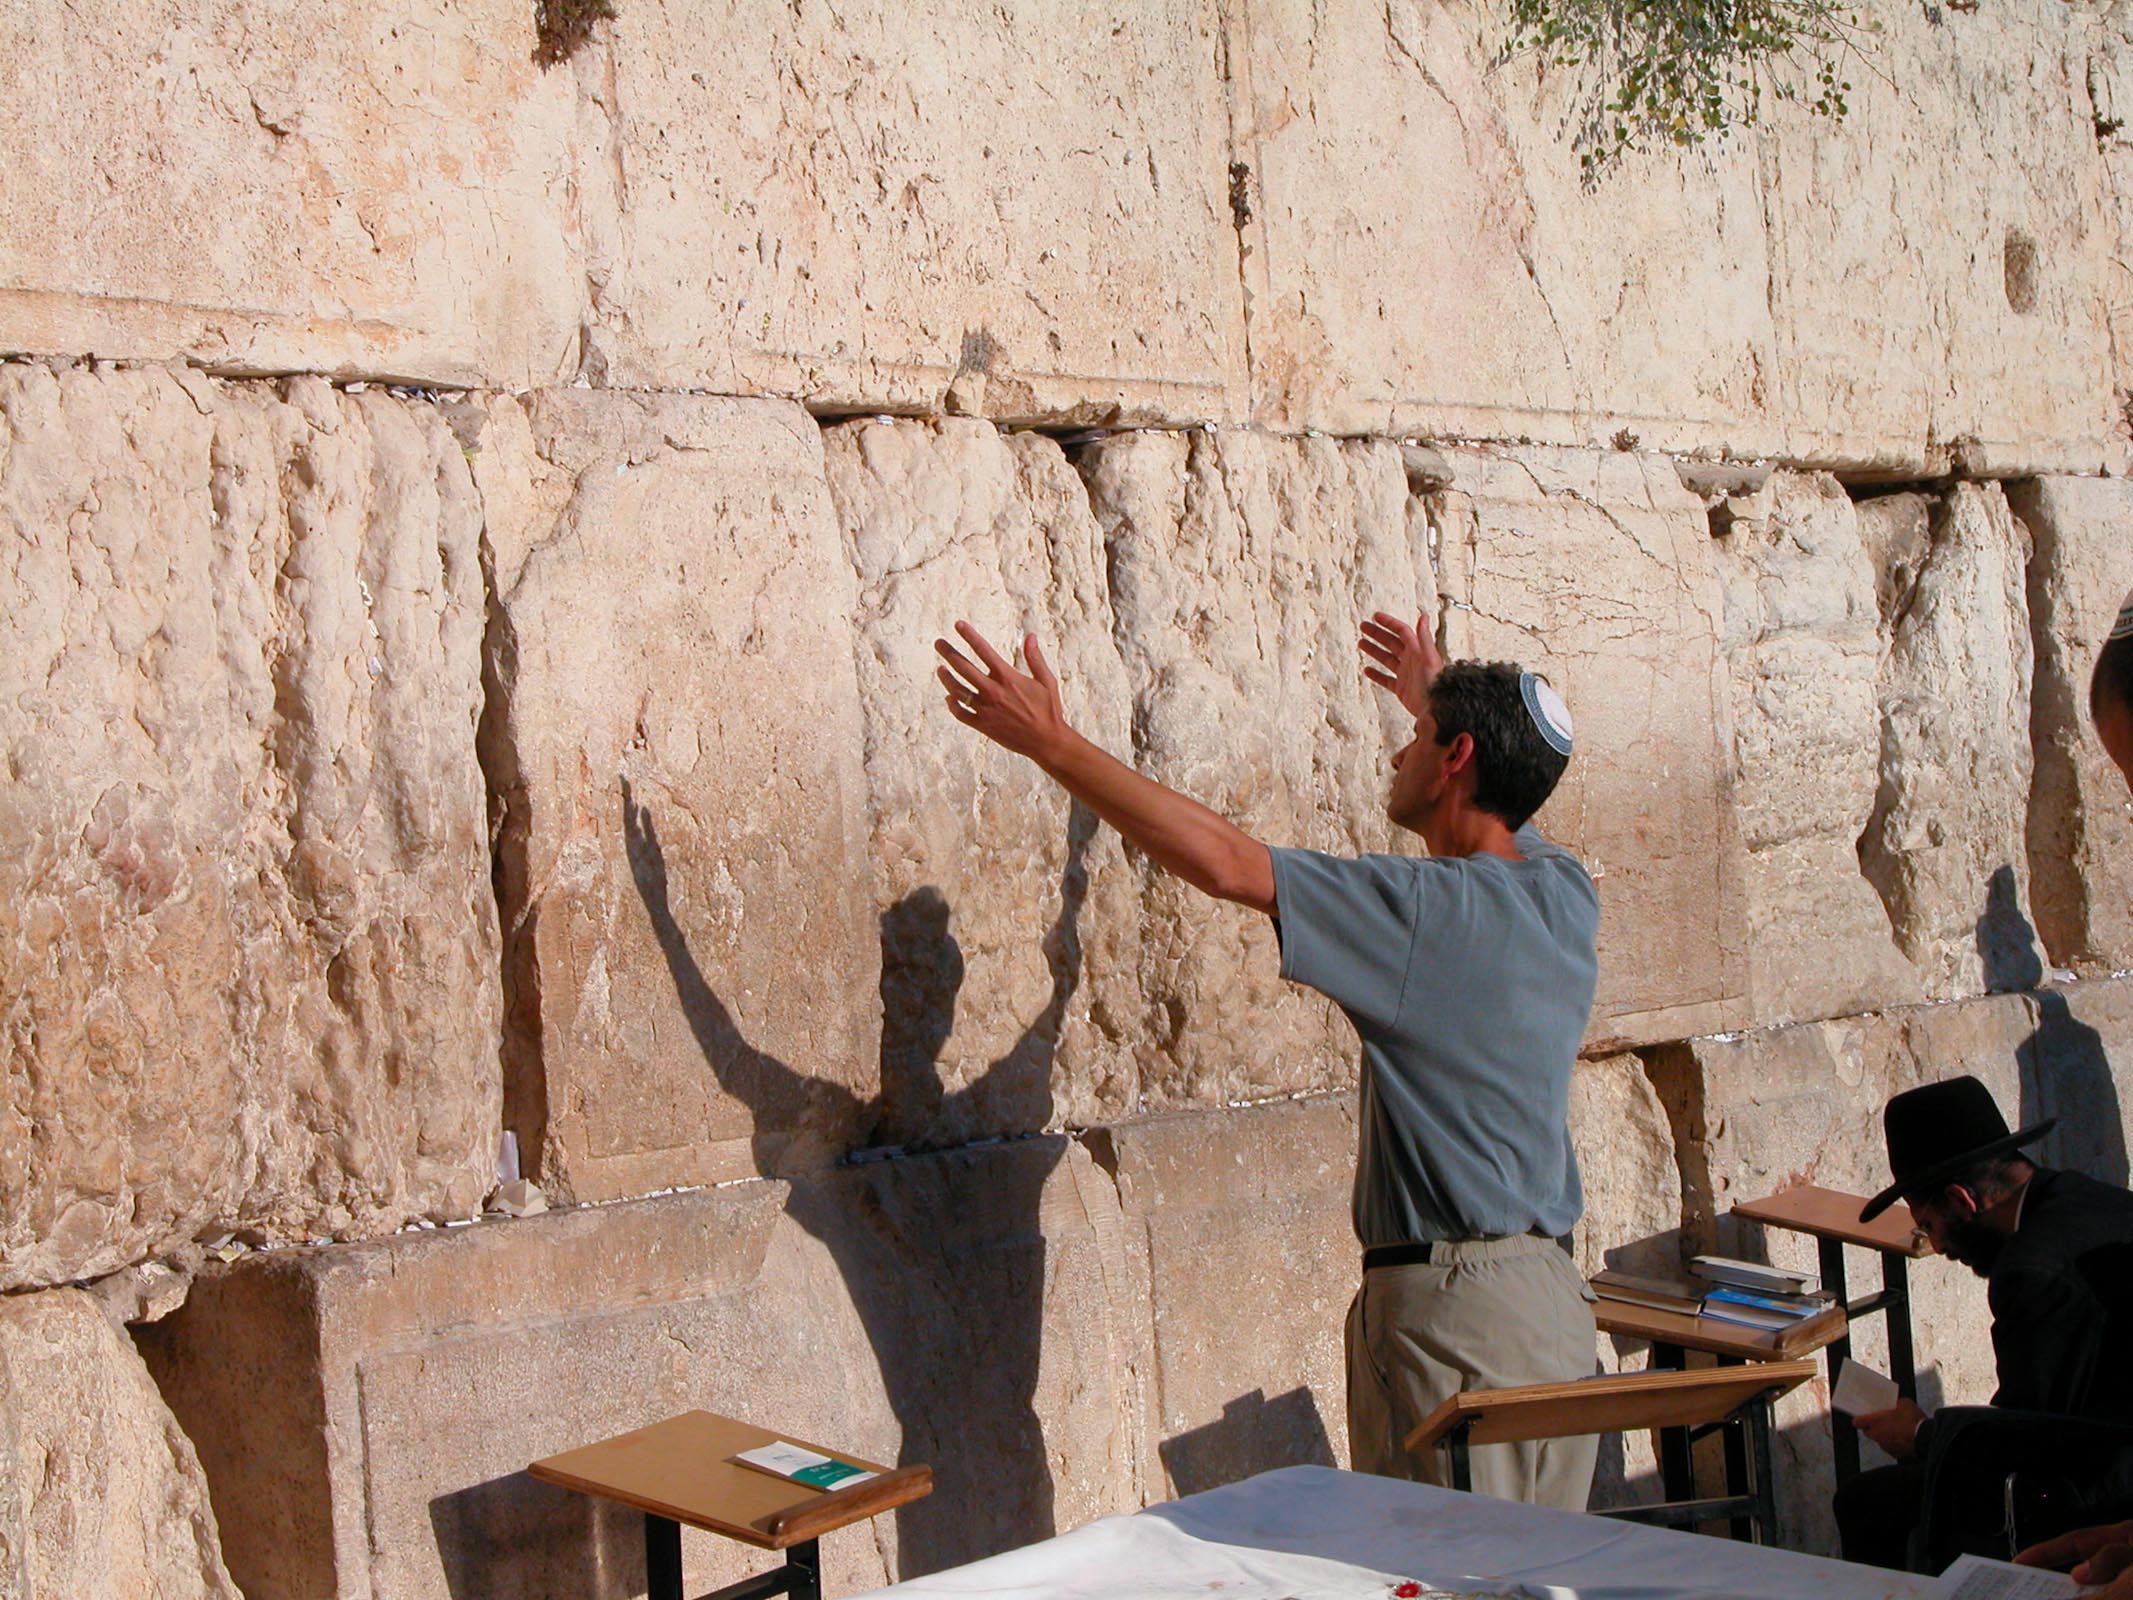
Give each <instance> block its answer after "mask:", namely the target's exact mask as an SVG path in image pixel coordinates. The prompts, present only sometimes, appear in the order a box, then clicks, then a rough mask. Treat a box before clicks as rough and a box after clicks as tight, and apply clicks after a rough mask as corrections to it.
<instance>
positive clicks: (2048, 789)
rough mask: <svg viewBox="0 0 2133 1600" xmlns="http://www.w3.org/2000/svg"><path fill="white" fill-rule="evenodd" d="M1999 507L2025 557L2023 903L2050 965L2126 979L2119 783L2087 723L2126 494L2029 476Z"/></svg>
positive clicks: (2129, 553) (2132, 877) (2120, 581)
mask: <svg viewBox="0 0 2133 1600" xmlns="http://www.w3.org/2000/svg"><path fill="white" fill-rule="evenodd" d="M2008 498H2009V502H2010V504H2011V505H2012V507H2013V509H2014V513H2015V516H2016V517H2017V518H2018V519H2019V520H2020V522H2021V523H2022V525H2023V526H2024V527H2025V528H2027V529H2028V531H2029V535H2030V539H2031V541H2032V543H2033V547H2034V549H2033V554H2032V555H2031V557H2030V562H2029V583H2028V601H2029V623H2030V629H2031V633H2032V635H2033V637H2034V640H2035V649H2036V677H2035V681H2034V682H2033V684H2032V685H2031V689H2030V742H2031V746H2032V754H2033V755H2034V757H2035V761H2036V771H2035V775H2034V778H2033V779H2032V781H2031V785H2030V791H2029V817H2028V846H2029V851H2028V853H2029V872H2030V885H2029V893H2030V903H2031V905H2032V907H2033V908H2034V910H2035V913H2036V918H2037V931H2038V933H2039V934H2041V935H2042V937H2043V941H2044V948H2045V950H2046V951H2047V952H2049V954H2050V958H2051V961H2052V964H2053V965H2054V966H2064V967H2073V968H2076V969H2077V970H2080V971H2084V972H2096V971H2106V972H2108V971H2113V970H2118V969H2123V968H2125V967H2128V966H2133V826H2129V824H2128V821H2127V805H2126V780H2125V779H2124V778H2123V777H2122V776H2121V775H2120V774H2119V771H2118V769H2117V768H2116V767H2114V766H2112V765H2111V762H2110V758H2109V757H2107V756H2106V755H2105V754H2104V753H2103V746H2102V745H2101V744H2099V743H2098V742H2097V739H2096V734H2095V730H2094V729H2093V728H2092V727H2091V726H2090V723H2089V674H2090V673H2092V672H2093V671H2094V670H2095V668H2096V653H2097V651H2098V650H2100V649H2101V648H2102V647H2103V642H2104V640H2105V639H2107V638H2108V637H2109V636H2110V632H2111V625H2112V623H2113V622H2114V621H2115V620H2116V618H2117V615H2118V607H2119V603H2120V601H2121V600H2122V599H2123V598H2124V597H2125V595H2126V593H2127V591H2128V590H2129V589H2133V539H2129V538H2128V537H2127V532H2128V529H2129V527H2133V491H2129V489H2128V487H2127V485H2126V484H2125V483H2124V482H2123V481H2122V480H2118V479H2102V478H2035V479H2031V480H2029V481H2028V482H2025V483H2019V484H2014V485H2011V486H2010V488H2009V495H2008Z"/></svg>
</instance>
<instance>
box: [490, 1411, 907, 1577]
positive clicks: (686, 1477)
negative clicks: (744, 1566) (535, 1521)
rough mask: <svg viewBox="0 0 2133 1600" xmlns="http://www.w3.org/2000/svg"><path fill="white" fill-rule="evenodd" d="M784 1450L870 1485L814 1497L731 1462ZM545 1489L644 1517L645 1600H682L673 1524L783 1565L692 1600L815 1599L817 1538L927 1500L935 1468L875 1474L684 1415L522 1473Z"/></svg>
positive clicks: (760, 1434) (760, 1431)
mask: <svg viewBox="0 0 2133 1600" xmlns="http://www.w3.org/2000/svg"><path fill="white" fill-rule="evenodd" d="M780 1439H784V1440H786V1441H788V1442H789V1443H792V1444H797V1445H803V1446H805V1447H806V1448H807V1449H809V1450H813V1451H815V1452H817V1453H818V1454H820V1455H825V1456H834V1457H835V1458H836V1459H837V1460H839V1461H849V1462H851V1463H852V1465H854V1466H857V1467H864V1468H866V1469H867V1470H868V1471H870V1472H873V1473H876V1474H878V1476H876V1477H872V1478H869V1479H868V1480H867V1481H866V1482H864V1483H857V1484H853V1485H852V1486H851V1487H850V1488H846V1489H827V1490H825V1489H813V1488H809V1487H808V1486H807V1485H806V1484H804V1483H793V1482H790V1481H789V1480H787V1479H784V1478H780V1477H777V1476H774V1475H773V1474H771V1473H768V1472H761V1471H758V1470H757V1469H756V1468H754V1467H748V1466H743V1465H741V1464H740V1463H738V1462H736V1461H735V1460H734V1459H733V1458H734V1457H735V1456H736V1455H738V1454H739V1453H740V1452H741V1451H743V1450H753V1449H755V1448H757V1447H758V1446H760V1445H766V1444H774V1443H776V1442H777V1441H778V1440H780ZM526 1470H527V1471H528V1472H529V1473H531V1474H532V1475H533V1476H534V1477H536V1478H538V1479H540V1480H541V1481H542V1482H543V1483H553V1484H557V1485H559V1486H560V1487H562V1488H565V1489H575V1490H577V1491H578V1492H579V1493H580V1494H589V1495H594V1496H597V1497H598V1498H600V1499H602V1500H613V1501H616V1502H617V1503H619V1504H621V1505H626V1506H630V1507H633V1508H635V1509H636V1510H639V1511H642V1512H643V1513H644V1573H645V1584H646V1589H647V1593H648V1596H649V1600H683V1595H682V1586H681V1525H682V1524H683V1523H687V1524H688V1525H689V1526H690V1527H692V1528H705V1529H708V1530H709V1531H711V1532H712V1533H717V1534H723V1535H724V1536H725V1537H727V1538H728V1539H736V1540H739V1541H740V1542H741V1543H742V1544H748V1545H754V1546H755V1547H756V1548H757V1549H758V1550H779V1551H783V1552H784V1554H785V1565H784V1566H783V1567H780V1568H778V1569H777V1570H775V1571H772V1572H766V1573H762V1574H760V1575H759V1576H757V1577H753V1578H744V1579H742V1580H741V1581H740V1582H739V1583H735V1584H729V1585H728V1586H727V1587H726V1588H723V1589H720V1590H717V1591H716V1592H715V1593H712V1594H708V1595H705V1596H703V1597H702V1600H767V1597H768V1596H771V1595H780V1594H789V1595H791V1596H792V1597H793V1600H821V1595H822V1559H821V1551H820V1548H819V1546H818V1545H817V1542H816V1541H817V1540H819V1539H820V1538H821V1537H822V1535H823V1534H825V1533H830V1532H833V1531H834V1530H836V1529H838V1528H842V1527H845V1526H847V1525H848V1524H850V1523H854V1522H860V1521H864V1520H865V1519H866V1518H868V1517H871V1516H875V1515H877V1514H878V1513H880V1512H883V1511H888V1510H891V1509H893V1508H895V1507H897V1506H901V1505H908V1504H910V1503H911V1502H912V1501H913V1500H922V1499H924V1498H925V1497H926V1496H927V1495H929V1494H931V1493H932V1492H933V1469H932V1468H931V1467H927V1466H909V1467H884V1466H881V1465H879V1464H877V1463H875V1462H872V1461H862V1460H861V1459H860V1458H859V1457H858V1456H855V1455H848V1454H846V1453H845V1452H843V1451H840V1450H827V1449H824V1448H823V1447H822V1446H820V1445H814V1444H808V1443H807V1441H806V1440H804V1439H795V1438H793V1437H792V1435H791V1434H782V1433H772V1432H771V1431H770V1430H769V1429H768V1428H758V1427H754V1426H752V1425H751V1424H749V1423H746V1422H736V1421H735V1420H734V1419H733V1418H731V1417H722V1416H719V1415H718V1414H717V1413H716V1412H711V1411H685V1412H683V1413H682V1414H681V1415H680V1416H678V1417H669V1418H668V1419H667V1420H666V1421H664V1422H655V1423H653V1424H652V1425H651V1426H650V1427H648V1428H639V1429H637V1430H636V1431H635V1432H634V1433H623V1434H617V1435H616V1436H615V1437H614V1438H612V1439H603V1440H601V1441H600V1442H599V1443H598V1444H589V1445H584V1446H582V1447H580V1448H579V1449H576V1450H566V1451H564V1452H563V1453H562V1454H561V1455H555V1456H550V1457H548V1458H547V1459H546V1460H544V1461H536V1462H534V1463H533V1465H532V1466H530V1467H528V1468H527V1469H526Z"/></svg>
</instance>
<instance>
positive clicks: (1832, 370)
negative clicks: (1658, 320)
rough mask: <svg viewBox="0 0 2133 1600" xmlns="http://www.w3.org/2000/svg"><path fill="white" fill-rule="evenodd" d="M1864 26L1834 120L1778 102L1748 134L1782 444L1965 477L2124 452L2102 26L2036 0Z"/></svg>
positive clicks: (1829, 457)
mask: <svg viewBox="0 0 2133 1600" xmlns="http://www.w3.org/2000/svg"><path fill="white" fill-rule="evenodd" d="M1873 26H1874V31H1873V33H1872V34H1871V35H1870V36H1868V37H1866V38H1863V39H1862V40H1861V41H1860V49H1861V52H1862V58H1861V60H1860V61H1859V62H1858V63H1857V64H1856V65H1853V64H1850V63H1847V64H1846V67H1845V76H1846V77H1848V78H1849V79H1850V80H1851V83H1852V88H1851V90H1850V92H1849V94H1848V95H1847V99H1848V101H1849V103H1850V111H1849V112H1848V114H1847V115H1846V116H1845V118H1844V119H1843V121H1841V122H1838V123H1830V122H1827V121H1823V120H1820V119H1816V118H1812V117H1809V116H1806V115H1805V114H1804V113H1802V112H1800V111H1799V110H1797V109H1795V110H1792V111H1789V112H1787V111H1782V110H1781V111H1779V112H1778V114H1777V115H1775V116H1772V117H1770V118H1769V119H1768V120H1767V121H1766V122H1765V123H1764V124H1763V127H1762V131H1761V134H1760V137H1759V141H1758V142H1759V143H1760V144H1761V146H1762V156H1763V162H1764V167H1763V172H1764V179H1763V185H1762V189H1763V202H1764V208H1765V212H1766V215H1767V217H1768V219H1769V220H1768V223H1767V227H1768V230H1769V242H1768V245H1767V249H1768V253H1769V257H1768V258H1769V261H1770V263H1771V271H1770V277H1769V284H1770V294H1771V301H1772V312H1773V318H1774V322H1775V330H1776V333H1777V339H1778V350H1777V356H1778V359H1777V362H1776V363H1775V366H1774V370H1773V373H1772V380H1773V386H1774V391H1775V392H1774V395H1773V398H1774V401H1775V404H1776V409H1777V411H1778V414H1779V415H1780V416H1781V417H1782V419H1783V422H1784V428H1785V434H1786V439H1787V445H1788V448H1787V450H1786V451H1785V454H1787V455H1789V456H1791V457H1792V458H1794V459H1801V458H1805V459H1810V460H1823V461H1828V462H1831V463H1851V462H1856V463H1858V464H1860V465H1863V466H1873V465H1877V464H1879V465H1882V466H1884V467H1885V469H1886V470H1890V471H1892V472H1904V473H1911V474H1916V475H1924V474H1923V473H1918V471H1917V469H1919V468H1921V467H1922V468H1924V469H1925V472H1928V473H1937V472H1942V471H1946V470H1948V469H1949V468H1950V467H1951V466H1952V467H1953V468H1954V469H1955V470H1957V471H1962V472H1967V473H1973V474H1976V475H1977V476H1980V477H1985V476H1991V477H2001V476H2011V475H2013V474H2015V473H2017V472H2021V471H2047V472H2054V471H2056V472H2077V473H2088V472H2096V471H2100V470H2102V469H2103V468H2104V467H2105V466H2106V465H2108V464H2111V463H2114V462H2121V461H2123V459H2124V453H2125V442H2124V430H2123V424H2122V422H2121V420H2120V418H2119V416H2118V414H2117V407H2116V404H2115V402H2114V400H2113V397H2112V371H2111V350H2110V326H2109V319H2108V317H2107V315H2106V305H2107V302H2108V300H2109V298H2110V297H2112V296H2114V295H2116V294H2120V293H2122V290H2121V289H2119V287H2118V284H2119V281H2120V279H2121V278H2122V270H2121V269H2119V268H2118V267H2116V266H2114V265H2113V262H2112V257H2113V255H2114V253H2115V251H2116V242H2115V240H2114V239H2113V238H2112V235H2111V230H2110V228H2109V225H2108V222H2107V220H2106V219H2107V209H2106V204H2105V193H2106V186H2107V173H2106V167H2105V163H2104V161H2103V160H2102V159H2101V158H2100V156H2099V153H2098V149H2097V145H2098V138H2097V123H2096V115H2097V113H2096V110H2095V107H2094V105H2093V103H2092V101H2091V94H2090V82H2091V74H2092V71H2093V68H2092V65H2091V63H2092V60H2093V58H2094V55H2095V52H2096V47H2097V45H2098V43H2099V42H2100V40H2099V34H2100V33H2101V32H2102V31H2103V30H2102V28H2101V27H2100V26H2099V24H2098V23H2097V22H2096V21H2093V20H2091V19H2090V18H2087V17H2080V16H2073V15H2070V14H2069V13H2067V12H2065V11H2063V10H2061V9H2060V8H2058V7H2057V6H2055V5H2052V4H2050V3H2049V0H2042V3H2040V0H2027V3H2023V4H2018V5H2007V6H1998V7H1994V8H1993V9H1992V10H1990V11H1985V10H1982V9H1980V10H1978V11H1975V12H1960V13H1954V14H1950V13H1948V12H1933V11H1928V10H1926V9H1924V8H1918V9H1914V10H1898V11H1891V12H1889V13H1887V14H1885V15H1884V14H1881V13H1876V14H1875V16H1874V18H1873ZM1922 96H1923V98H1922ZM1947 127H1960V128H1962V129H1963V130H1964V132H1965V136H1966V137H1965V143H1964V153H1963V158H1962V159H1960V160H1950V159H1948V155H1947V149H1948V147H1947V144H1946V141H1945V140H1944V139H1943V138H1942V136H1941V133H1940V130H1941V129H1943V128H1947ZM1929 241H1930V242H1929ZM1865 282H1872V283H1873V285H1874V291H1873V292H1872V293H1871V294H1861V293H1860V292H1859V289H1860V285H1861V284H1862V283H1865Z"/></svg>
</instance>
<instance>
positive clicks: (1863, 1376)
mask: <svg viewBox="0 0 2133 1600" xmlns="http://www.w3.org/2000/svg"><path fill="white" fill-rule="evenodd" d="M1902 1398H1903V1395H1902V1394H1901V1393H1900V1392H1899V1391H1898V1389H1897V1387H1896V1380H1895V1379H1894V1378H1888V1377H1883V1376H1882V1375H1881V1374H1880V1373H1878V1372H1876V1371H1875V1370H1874V1369H1873V1368H1872V1367H1867V1366H1861V1365H1860V1364H1859V1363H1858V1362H1856V1361H1852V1360H1847V1361H1846V1362H1845V1363H1844V1365H1843V1366H1841V1367H1839V1368H1838V1369H1837V1381H1836V1382H1835V1383H1834V1384H1832V1385H1831V1386H1830V1390H1829V1403H1830V1404H1831V1405H1832V1406H1834V1407H1835V1408H1836V1409H1837V1410H1839V1411H1841V1412H1843V1413H1844V1414H1845V1415H1846V1416H1848V1417H1857V1416H1864V1415H1865V1414H1866V1413H1867V1412H1869V1411H1886V1410H1888V1408H1889V1407H1890V1406H1892V1405H1894V1404H1895V1403H1896V1402H1897V1401H1898V1400H1901V1399H1902Z"/></svg>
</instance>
